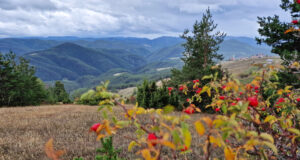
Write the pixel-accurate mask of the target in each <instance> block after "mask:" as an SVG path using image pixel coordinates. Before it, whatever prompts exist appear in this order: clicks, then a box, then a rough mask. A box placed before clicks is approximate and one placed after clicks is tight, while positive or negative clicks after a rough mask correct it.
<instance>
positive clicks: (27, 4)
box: [0, 0, 290, 37]
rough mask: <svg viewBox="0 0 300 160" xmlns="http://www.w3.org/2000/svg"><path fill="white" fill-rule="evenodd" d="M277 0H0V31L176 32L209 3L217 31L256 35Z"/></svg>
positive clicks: (36, 33) (56, 33) (17, 33)
mask: <svg viewBox="0 0 300 160" xmlns="http://www.w3.org/2000/svg"><path fill="white" fill-rule="evenodd" d="M279 4H280V0H251V1H244V0H226V1H224V0H164V1H162V0H147V1H146V0H85V1H82V0H0V36H1V37H16V36H18V37H19V36H65V35H73V36H82V37H88V36H92V37H108V36H139V37H157V36H162V35H172V36H178V35H179V34H181V33H182V31H183V30H184V29H185V28H191V27H192V25H193V23H194V22H195V20H200V19H201V16H202V14H203V12H204V11H205V9H207V8H208V7H210V9H211V10H212V13H213V18H214V20H215V22H216V23H218V24H219V28H218V29H219V30H222V31H224V32H227V33H228V34H229V35H235V36H255V35H257V28H258V25H257V22H256V21H257V16H267V15H274V14H276V13H277V14H279V15H282V16H283V17H284V18H286V19H288V18H290V17H289V16H288V14H285V13H284V12H283V11H281V9H280V8H279V6H278V5H279Z"/></svg>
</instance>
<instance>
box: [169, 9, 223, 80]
mask: <svg viewBox="0 0 300 160" xmlns="http://www.w3.org/2000/svg"><path fill="white" fill-rule="evenodd" d="M216 28H217V25H216V24H214V21H213V20H212V15H211V13H210V10H209V9H207V10H206V13H205V14H203V17H202V20H201V21H200V22H198V21H196V22H195V24H194V26H193V30H192V32H191V33H192V34H190V31H189V30H185V31H184V33H183V35H182V36H181V38H183V39H185V40H186V42H185V43H184V44H183V47H184V49H185V51H184V52H183V58H182V60H183V62H184V66H183V68H182V70H178V69H173V70H172V78H171V79H172V80H171V83H173V85H178V84H180V83H183V82H186V81H190V80H193V79H201V78H202V77H203V76H204V75H209V74H211V73H212V72H216V70H212V69H211V67H212V66H213V65H215V62H216V61H219V60H222V59H223V56H222V55H220V54H217V51H218V50H219V44H220V43H222V42H223V40H224V38H225V34H224V33H221V32H219V31H218V32H215V31H214V30H215V29H216Z"/></svg>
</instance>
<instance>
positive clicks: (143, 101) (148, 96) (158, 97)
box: [136, 80, 181, 109]
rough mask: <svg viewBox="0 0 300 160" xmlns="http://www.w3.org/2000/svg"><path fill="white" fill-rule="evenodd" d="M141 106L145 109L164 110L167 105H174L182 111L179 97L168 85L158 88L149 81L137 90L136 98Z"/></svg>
mask: <svg viewBox="0 0 300 160" xmlns="http://www.w3.org/2000/svg"><path fill="white" fill-rule="evenodd" d="M136 100H137V102H138V104H139V106H142V107H144V108H162V107H165V106H167V105H173V106H174V107H175V108H177V109H181V107H180V105H179V97H178V96H177V95H176V94H174V92H173V91H169V89H168V88H167V86H166V84H164V83H163V86H162V87H157V85H156V84H155V82H151V83H149V82H148V81H147V80H145V81H144V83H143V84H142V85H140V86H138V90H137V98H136Z"/></svg>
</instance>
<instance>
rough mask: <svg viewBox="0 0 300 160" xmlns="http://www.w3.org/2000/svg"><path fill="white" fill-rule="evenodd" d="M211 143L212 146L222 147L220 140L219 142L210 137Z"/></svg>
mask: <svg viewBox="0 0 300 160" xmlns="http://www.w3.org/2000/svg"><path fill="white" fill-rule="evenodd" d="M209 142H210V143H212V144H214V145H217V146H219V147H221V142H220V140H218V139H217V138H215V137H214V136H209Z"/></svg>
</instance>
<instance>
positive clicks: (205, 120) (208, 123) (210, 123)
mask: <svg viewBox="0 0 300 160" xmlns="http://www.w3.org/2000/svg"><path fill="white" fill-rule="evenodd" d="M202 120H203V121H204V122H205V123H206V124H207V125H208V126H209V127H212V125H213V122H212V120H211V119H210V118H209V117H203V118H202Z"/></svg>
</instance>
